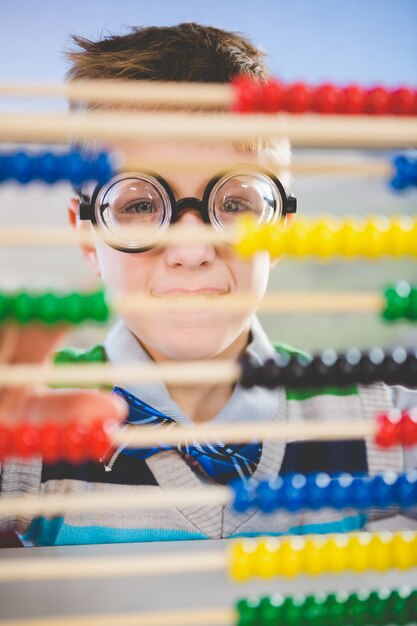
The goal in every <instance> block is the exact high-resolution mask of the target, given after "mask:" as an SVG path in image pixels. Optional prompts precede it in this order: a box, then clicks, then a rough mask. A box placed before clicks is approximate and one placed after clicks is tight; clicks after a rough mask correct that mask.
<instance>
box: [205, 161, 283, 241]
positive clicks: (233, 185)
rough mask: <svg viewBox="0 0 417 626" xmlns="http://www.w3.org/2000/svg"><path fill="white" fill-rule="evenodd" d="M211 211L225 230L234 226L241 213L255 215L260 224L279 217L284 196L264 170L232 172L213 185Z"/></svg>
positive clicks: (217, 222)
mask: <svg viewBox="0 0 417 626" xmlns="http://www.w3.org/2000/svg"><path fill="white" fill-rule="evenodd" d="M209 212H210V214H211V218H212V219H214V222H215V223H216V224H217V225H218V226H219V227H220V228H222V229H224V230H229V229H231V228H233V227H234V225H235V223H236V219H237V218H239V217H241V216H242V215H249V216H252V217H253V218H254V219H255V220H256V222H257V223H258V224H269V223H272V222H274V221H276V220H277V219H278V218H279V217H280V215H281V212H282V200H281V196H280V194H279V191H278V189H277V186H276V185H275V183H274V182H273V180H271V179H270V178H269V177H268V176H266V175H265V174H262V173H253V174H249V173H248V174H238V175H236V174H230V175H227V176H224V177H223V178H221V179H220V180H219V181H218V182H217V183H216V185H215V186H214V188H213V190H212V192H211V194H210V199H209Z"/></svg>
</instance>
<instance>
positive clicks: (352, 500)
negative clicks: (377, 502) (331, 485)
mask: <svg viewBox="0 0 417 626" xmlns="http://www.w3.org/2000/svg"><path fill="white" fill-rule="evenodd" d="M370 486H371V483H370V481H369V479H368V478H367V477H366V476H363V477H362V476H361V477H355V478H353V480H352V482H351V484H350V485H349V487H348V488H347V496H348V498H347V499H348V502H349V504H350V506H352V507H354V508H355V509H359V510H360V511H365V510H366V509H368V508H369V507H370V506H371V502H372V496H371V491H370Z"/></svg>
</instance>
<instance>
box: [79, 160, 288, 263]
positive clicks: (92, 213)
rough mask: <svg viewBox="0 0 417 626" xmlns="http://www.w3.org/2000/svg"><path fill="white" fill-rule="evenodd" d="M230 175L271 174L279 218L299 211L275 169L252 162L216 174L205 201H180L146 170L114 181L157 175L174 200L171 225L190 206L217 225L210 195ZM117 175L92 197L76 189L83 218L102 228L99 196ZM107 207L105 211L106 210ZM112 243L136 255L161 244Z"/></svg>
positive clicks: (115, 247)
mask: <svg viewBox="0 0 417 626" xmlns="http://www.w3.org/2000/svg"><path fill="white" fill-rule="evenodd" d="M227 174H230V175H233V176H242V175H245V174H246V175H248V174H263V175H264V176H267V177H268V178H269V179H270V180H271V181H272V182H273V183H274V185H275V187H276V188H277V190H278V195H279V196H280V199H281V214H280V215H279V216H278V218H277V221H278V220H279V219H280V218H281V217H285V216H286V215H288V214H294V213H296V211H297V198H296V197H295V196H293V195H292V194H287V193H286V191H285V189H284V186H283V184H282V183H281V181H280V180H279V178H277V176H275V174H274V173H273V172H270V171H269V170H268V169H266V168H263V167H261V166H258V165H252V164H251V165H237V166H235V167H233V169H230V170H223V171H221V172H218V173H217V174H215V176H213V178H211V179H210V180H209V182H208V183H207V185H206V187H205V189H204V193H203V197H202V199H201V200H200V199H199V198H195V197H193V196H189V197H185V198H180V199H179V200H177V199H176V198H175V194H174V192H173V190H172V188H171V186H170V185H169V183H168V182H167V181H166V180H165V179H164V178H162V176H160V175H159V174H156V173H155V172H152V171H146V170H144V171H142V172H121V173H120V174H119V176H123V179H120V178H119V179H118V180H117V181H115V182H114V184H116V182H119V180H124V179H127V178H138V177H141V176H147V177H150V178H153V179H154V180H156V181H157V182H158V183H159V184H160V185H161V187H162V188H163V189H164V191H165V192H166V194H167V196H168V199H169V202H170V208H171V219H170V222H169V223H170V224H175V223H176V222H177V221H178V220H179V218H180V215H181V213H182V212H183V211H185V210H188V209H194V210H196V211H198V213H199V214H200V215H201V218H202V220H203V222H204V223H205V224H212V226H214V227H216V226H215V225H214V224H213V223H212V220H211V219H210V211H209V198H210V195H211V192H212V191H213V189H214V187H215V186H216V185H217V183H218V182H219V181H220V180H221V179H222V178H224V177H225V176H227ZM114 178H116V177H113V178H112V179H111V180H109V181H108V182H107V183H105V184H104V185H96V187H95V188H94V190H93V193H92V194H91V197H90V200H89V199H88V196H87V195H86V194H84V193H83V192H82V190H81V189H77V190H76V192H77V194H78V196H79V198H80V204H79V208H78V216H79V219H80V220H89V221H90V222H91V223H92V224H94V225H96V226H99V227H100V223H99V222H98V221H97V215H96V203H97V198H98V196H99V193H100V192H101V190H102V189H103V188H104V187H107V186H108V185H110V183H111V182H112V181H113V180H114ZM109 189H111V185H110V186H109ZM104 208H105V207H104ZM104 208H103V210H102V212H103V211H104ZM218 229H221V226H219V227H218ZM109 245H111V247H112V248H114V249H115V250H119V251H120V252H128V253H134V254H137V253H140V252H147V251H148V250H152V249H153V248H155V247H157V245H149V246H140V247H137V248H134V247H129V248H128V247H126V246H122V245H118V244H114V243H113V242H112V243H111V244H109Z"/></svg>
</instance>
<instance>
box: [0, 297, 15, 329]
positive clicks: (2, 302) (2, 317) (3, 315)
mask: <svg viewBox="0 0 417 626" xmlns="http://www.w3.org/2000/svg"><path fill="white" fill-rule="evenodd" d="M11 307H12V301H11V299H10V296H9V295H8V294H6V293H0V323H1V322H4V321H6V320H7V319H8V317H9V316H10V311H11Z"/></svg>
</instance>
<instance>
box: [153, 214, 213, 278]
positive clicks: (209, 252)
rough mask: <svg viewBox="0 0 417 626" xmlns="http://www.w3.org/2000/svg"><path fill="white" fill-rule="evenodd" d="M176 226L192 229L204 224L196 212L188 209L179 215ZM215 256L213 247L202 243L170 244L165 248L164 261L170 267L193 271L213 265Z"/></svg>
mask: <svg viewBox="0 0 417 626" xmlns="http://www.w3.org/2000/svg"><path fill="white" fill-rule="evenodd" d="M177 224H181V226H187V227H188V226H189V227H190V229H192V228H198V227H201V226H203V225H204V222H203V220H202V219H201V215H200V213H199V212H198V211H197V210H195V209H189V210H185V211H183V212H182V213H181V215H180V217H179V219H178V221H177ZM215 256H216V252H215V249H214V247H213V246H211V245H208V244H204V243H196V244H189V243H183V244H171V245H169V246H167V247H166V248H165V260H166V263H167V264H168V265H169V266H170V267H175V266H182V267H184V268H187V269H194V268H198V267H201V266H208V265H211V263H213V261H214V258H215Z"/></svg>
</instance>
